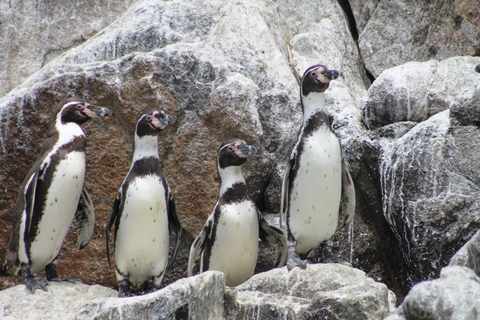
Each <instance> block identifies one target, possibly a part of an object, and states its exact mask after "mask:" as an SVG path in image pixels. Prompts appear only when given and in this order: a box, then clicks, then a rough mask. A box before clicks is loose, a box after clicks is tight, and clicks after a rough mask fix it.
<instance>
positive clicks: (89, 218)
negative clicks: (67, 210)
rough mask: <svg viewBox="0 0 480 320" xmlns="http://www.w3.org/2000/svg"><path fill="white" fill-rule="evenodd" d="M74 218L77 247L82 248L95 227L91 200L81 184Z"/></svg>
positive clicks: (88, 240) (86, 243)
mask: <svg viewBox="0 0 480 320" xmlns="http://www.w3.org/2000/svg"><path fill="white" fill-rule="evenodd" d="M75 220H76V221H77V225H78V239H77V248H78V249H79V250H82V249H83V248H85V247H86V246H87V245H88V243H89V242H90V239H91V238H92V235H93V228H94V227H95V212H94V210H93V202H92V199H91V198H90V195H89V194H88V192H87V189H85V186H83V190H82V194H81V196H80V200H79V201H78V206H77V211H76V212H75Z"/></svg>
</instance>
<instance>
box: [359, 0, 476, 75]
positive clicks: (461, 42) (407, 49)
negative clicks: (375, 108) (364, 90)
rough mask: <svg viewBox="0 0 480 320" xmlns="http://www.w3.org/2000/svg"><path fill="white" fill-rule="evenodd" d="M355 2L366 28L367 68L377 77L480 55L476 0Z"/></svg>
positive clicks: (362, 40)
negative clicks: (429, 62)
mask: <svg viewBox="0 0 480 320" xmlns="http://www.w3.org/2000/svg"><path fill="white" fill-rule="evenodd" d="M352 2H353V3H352V8H353V12H354V14H356V16H355V18H359V23H360V29H361V32H360V34H359V48H360V51H361V54H362V57H363V60H364V61H365V67H366V68H367V70H368V71H370V73H371V74H372V75H373V76H374V77H375V78H377V77H378V76H380V74H381V73H382V71H384V70H387V69H390V68H392V67H395V66H399V65H402V64H404V63H407V62H410V61H419V62H421V61H427V60H431V59H437V60H443V59H447V58H450V57H454V56H468V55H470V56H474V55H476V56H478V55H480V34H479V33H478V30H479V28H480V14H479V10H478V1H476V0H469V1H459V0H457V1H443V0H435V1H429V2H428V3H427V2H411V1H408V0H394V1H386V0H385V1H367V4H363V1H362V2H360V1H352ZM375 2H378V3H377V4H376V3H375ZM363 9H365V10H366V11H367V13H368V14H365V13H364V10H363ZM372 10H374V11H373V12H372ZM364 19H368V21H365V20H364ZM365 22H366V24H365ZM362 26H364V27H363V29H362V28H361V27H362Z"/></svg>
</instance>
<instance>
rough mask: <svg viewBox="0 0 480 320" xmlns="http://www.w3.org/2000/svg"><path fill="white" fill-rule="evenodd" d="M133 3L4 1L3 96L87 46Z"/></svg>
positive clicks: (0, 35) (0, 27) (0, 33)
mask: <svg viewBox="0 0 480 320" xmlns="http://www.w3.org/2000/svg"><path fill="white" fill-rule="evenodd" d="M133 2H135V0H122V1H85V2H80V3H79V2H77V1H63V2H62V3H57V2H53V3H52V2H43V1H42V2H38V1H32V0H27V1H21V2H17V1H2V3H0V96H3V95H5V94H6V93H7V92H9V91H10V90H12V89H13V88H15V87H16V86H17V85H19V84H20V83H22V82H23V81H24V80H25V79H26V78H28V77H29V76H30V75H31V74H33V73H34V72H36V71H37V70H39V69H40V68H42V67H43V66H44V65H46V64H47V63H49V62H50V61H52V60H54V59H55V58H56V57H58V56H60V55H61V54H62V53H64V52H66V51H68V50H69V49H71V48H74V47H76V46H78V45H80V44H82V43H84V42H85V41H86V40H88V39H89V38H91V37H92V36H93V35H95V34H96V33H97V32H99V31H100V30H102V29H103V28H105V27H106V26H108V25H109V24H110V23H111V22H112V21H114V20H115V19H116V18H117V17H118V16H120V15H121V14H122V13H123V12H124V11H125V10H126V9H127V8H128V7H129V6H130V5H131V4H132V3H133Z"/></svg>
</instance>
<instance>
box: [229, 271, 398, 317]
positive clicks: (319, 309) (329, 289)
mask: <svg viewBox="0 0 480 320" xmlns="http://www.w3.org/2000/svg"><path fill="white" fill-rule="evenodd" d="M395 301H396V298H395V295H394V294H393V293H392V292H391V291H389V290H388V289H387V287H386V286H385V285H384V284H381V283H378V282H375V281H373V280H372V279H371V278H368V277H366V276H365V273H364V272H362V271H360V270H358V269H354V268H351V267H347V266H343V265H340V264H311V265H308V266H307V269H306V270H301V269H299V268H294V269H293V270H292V271H291V272H288V271H287V268H286V267H283V268H279V269H274V270H272V271H269V272H265V273H260V274H257V275H255V276H253V277H252V278H251V279H250V280H249V281H247V282H245V283H244V284H242V285H240V286H238V287H236V288H235V289H228V290H227V292H226V306H225V313H226V315H225V318H227V319H345V320H346V319H382V318H383V317H385V316H386V315H388V314H389V313H391V312H392V311H393V309H394V308H395Z"/></svg>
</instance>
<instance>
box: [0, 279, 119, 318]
mask: <svg viewBox="0 0 480 320" xmlns="http://www.w3.org/2000/svg"><path fill="white" fill-rule="evenodd" d="M117 295H118V292H117V291H115V290H113V289H110V288H107V287H103V286H99V285H93V286H87V285H84V284H82V283H80V282H75V283H69V282H50V283H49V284H48V291H43V290H36V291H35V294H32V293H31V292H29V291H28V290H27V288H26V287H25V286H24V285H18V286H15V287H12V288H8V289H6V290H2V291H0V318H2V319H3V320H40V319H45V320H47V319H74V318H75V315H76V314H77V313H78V311H79V310H80V308H81V307H82V306H83V305H85V304H86V303H88V302H90V301H91V300H92V299H95V298H99V297H103V298H106V297H116V296H117Z"/></svg>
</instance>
